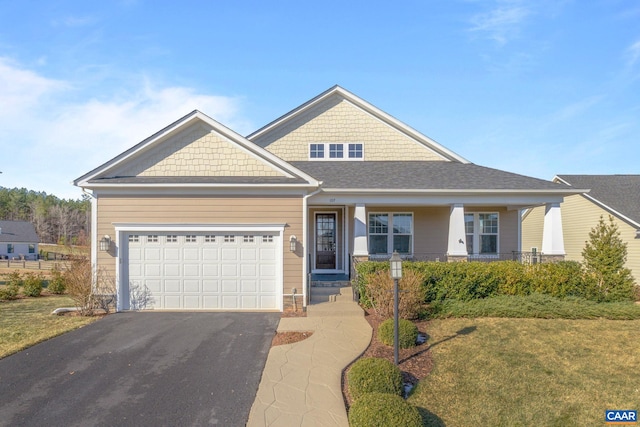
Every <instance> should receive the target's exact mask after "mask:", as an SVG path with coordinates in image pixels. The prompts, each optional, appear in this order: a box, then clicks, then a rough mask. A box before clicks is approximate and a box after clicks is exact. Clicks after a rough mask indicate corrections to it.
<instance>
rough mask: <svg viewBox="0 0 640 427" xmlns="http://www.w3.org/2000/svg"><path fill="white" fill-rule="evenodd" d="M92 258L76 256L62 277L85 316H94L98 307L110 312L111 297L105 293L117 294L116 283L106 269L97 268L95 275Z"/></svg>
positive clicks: (79, 309)
mask: <svg viewBox="0 0 640 427" xmlns="http://www.w3.org/2000/svg"><path fill="white" fill-rule="evenodd" d="M93 271H94V270H93V268H92V266H91V260H89V258H87V257H85V256H74V257H72V258H71V261H70V262H69V264H68V265H67V269H66V271H65V272H64V273H63V275H62V277H63V279H64V283H65V286H66V289H67V293H68V294H69V296H70V297H71V298H72V299H73V301H74V303H75V306H76V307H77V308H78V311H79V312H80V314H82V315H83V316H93V315H94V314H95V310H96V309H104V310H105V311H106V312H107V313H108V312H109V309H110V307H109V305H108V303H109V302H110V301H111V299H105V298H103V296H104V295H115V283H114V281H113V280H112V278H111V277H109V276H108V275H107V274H106V273H105V272H104V270H96V274H95V277H94V276H93Z"/></svg>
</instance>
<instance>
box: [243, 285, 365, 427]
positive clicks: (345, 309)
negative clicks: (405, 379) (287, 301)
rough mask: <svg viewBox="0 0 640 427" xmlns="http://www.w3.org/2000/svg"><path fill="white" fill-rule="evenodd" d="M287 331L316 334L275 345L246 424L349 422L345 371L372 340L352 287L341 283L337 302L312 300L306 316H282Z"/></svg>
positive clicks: (254, 426) (252, 426)
mask: <svg viewBox="0 0 640 427" xmlns="http://www.w3.org/2000/svg"><path fill="white" fill-rule="evenodd" d="M285 331H313V335H311V337H309V338H307V339H305V340H303V341H300V342H297V343H294V344H287V345H281V346H276V347H272V348H271V350H270V351H269V356H268V357H267V362H266V365H265V368H264V371H263V373H262V380H261V382H260V386H259V388H258V393H257V395H256V400H255V402H254V403H253V406H252V407H251V413H250V414H249V422H248V423H247V426H249V427H259V426H260V427H262V426H286V427H290V426H331V427H334V426H348V425H349V423H348V420H347V412H346V409H345V406H344V400H343V398H342V384H341V376H342V370H343V369H344V368H345V367H346V366H347V365H349V363H351V362H352V361H353V360H355V359H356V358H357V357H358V356H360V355H361V354H362V353H363V352H364V351H365V350H366V348H367V346H368V345H369V343H370V341H371V327H370V326H369V323H368V322H367V321H366V320H365V318H364V312H363V311H362V309H361V308H360V307H359V306H358V304H356V303H355V302H353V301H352V294H351V288H343V289H342V290H341V295H338V296H337V298H336V301H335V302H325V303H321V304H314V305H310V306H309V307H307V317H294V318H282V319H281V320H280V324H279V326H278V332H285Z"/></svg>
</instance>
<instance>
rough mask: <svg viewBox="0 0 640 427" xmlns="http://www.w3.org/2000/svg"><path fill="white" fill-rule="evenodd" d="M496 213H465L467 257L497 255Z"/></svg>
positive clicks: (497, 228)
mask: <svg viewBox="0 0 640 427" xmlns="http://www.w3.org/2000/svg"><path fill="white" fill-rule="evenodd" d="M498 220H499V217H498V213H497V212H491V213H467V214H465V215H464V225H465V232H466V235H467V252H468V253H469V255H497V254H498V240H499V239H498V230H499V227H498Z"/></svg>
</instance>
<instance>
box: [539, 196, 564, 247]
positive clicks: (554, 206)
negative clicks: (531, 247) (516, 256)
mask: <svg viewBox="0 0 640 427" xmlns="http://www.w3.org/2000/svg"><path fill="white" fill-rule="evenodd" d="M542 254H543V255H554V256H562V257H564V255H566V252H565V251H564V236H563V234H562V215H561V212H560V203H548V204H546V205H545V210H544V228H543V231H542Z"/></svg>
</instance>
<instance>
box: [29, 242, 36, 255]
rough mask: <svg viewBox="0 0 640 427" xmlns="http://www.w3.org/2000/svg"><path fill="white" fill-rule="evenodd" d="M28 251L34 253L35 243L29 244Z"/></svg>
mask: <svg viewBox="0 0 640 427" xmlns="http://www.w3.org/2000/svg"><path fill="white" fill-rule="evenodd" d="M29 253H30V254H35V253H36V245H34V244H33V243H30V244H29Z"/></svg>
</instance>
